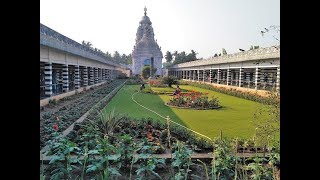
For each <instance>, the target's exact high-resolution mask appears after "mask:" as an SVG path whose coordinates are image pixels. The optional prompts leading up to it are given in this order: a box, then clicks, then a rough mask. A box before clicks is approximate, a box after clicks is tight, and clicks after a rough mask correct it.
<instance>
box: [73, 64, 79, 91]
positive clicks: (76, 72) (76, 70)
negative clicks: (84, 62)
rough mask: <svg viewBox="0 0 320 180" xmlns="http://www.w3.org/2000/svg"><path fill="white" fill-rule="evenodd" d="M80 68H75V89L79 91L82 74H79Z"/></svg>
mask: <svg viewBox="0 0 320 180" xmlns="http://www.w3.org/2000/svg"><path fill="white" fill-rule="evenodd" d="M79 71H80V70H79V66H75V69H74V75H75V77H74V88H75V89H79V88H80V72H79Z"/></svg>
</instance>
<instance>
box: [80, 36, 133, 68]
mask: <svg viewBox="0 0 320 180" xmlns="http://www.w3.org/2000/svg"><path fill="white" fill-rule="evenodd" d="M82 45H84V46H86V47H88V48H90V49H91V50H93V51H96V52H98V53H100V54H101V55H102V56H104V57H105V58H106V59H107V60H109V61H112V62H116V63H120V64H127V65H128V64H132V57H131V54H128V55H126V54H122V55H121V54H120V53H119V52H118V51H115V52H114V53H113V54H111V53H109V52H108V51H106V52H103V51H101V50H100V49H98V48H94V47H93V45H92V43H91V42H89V41H82Z"/></svg>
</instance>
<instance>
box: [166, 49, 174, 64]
mask: <svg viewBox="0 0 320 180" xmlns="http://www.w3.org/2000/svg"><path fill="white" fill-rule="evenodd" d="M164 58H165V59H166V62H167V63H171V61H172V59H173V57H172V54H171V52H170V51H167V52H166V55H165V56H164Z"/></svg>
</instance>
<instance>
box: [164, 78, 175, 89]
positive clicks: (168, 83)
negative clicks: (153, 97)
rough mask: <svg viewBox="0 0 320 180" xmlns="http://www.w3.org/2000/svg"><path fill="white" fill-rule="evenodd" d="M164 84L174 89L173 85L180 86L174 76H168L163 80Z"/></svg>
mask: <svg viewBox="0 0 320 180" xmlns="http://www.w3.org/2000/svg"><path fill="white" fill-rule="evenodd" d="M162 83H163V84H167V85H168V87H172V84H178V80H177V78H175V77H173V76H167V77H163V78H162Z"/></svg>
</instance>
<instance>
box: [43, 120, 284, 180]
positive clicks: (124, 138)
mask: <svg viewBox="0 0 320 180" xmlns="http://www.w3.org/2000/svg"><path fill="white" fill-rule="evenodd" d="M169 129H170V131H168V128H167V125H166V124H165V123H159V122H158V121H153V120H152V119H140V120H137V119H129V118H127V117H124V116H116V115H113V114H108V115H106V116H100V118H93V119H91V120H88V121H84V122H83V123H82V124H76V125H75V126H74V129H73V131H72V133H70V134H69V135H68V136H67V137H66V138H61V139H58V138H57V139H54V140H53V141H51V143H50V148H51V150H50V152H49V155H52V157H53V158H52V159H51V161H50V162H49V165H48V167H47V168H46V169H45V170H43V171H42V172H43V174H42V175H46V177H50V178H51V179H65V178H68V179H74V178H76V177H78V178H79V177H82V178H83V179H92V178H95V179H96V178H98V179H99V178H101V176H102V177H104V178H103V179H107V178H116V177H119V176H122V177H124V178H126V179H130V177H133V179H136V178H144V179H153V178H156V177H158V178H159V177H162V178H164V179H172V178H173V179H175V178H174V177H180V176H183V177H187V176H188V177H192V176H198V177H201V178H200V179H205V177H206V176H208V175H209V174H206V171H205V170H204V169H203V168H202V165H203V164H206V166H208V168H212V169H210V171H211V170H214V171H212V172H214V173H215V175H217V174H220V175H219V176H220V177H221V179H232V178H233V177H234V170H235V168H236V170H237V171H239V172H242V171H243V173H244V171H245V174H246V176H254V175H256V176H259V177H260V178H261V179H265V178H268V177H269V176H270V175H272V171H270V170H271V169H272V168H274V169H276V168H279V167H280V156H279V154H278V153H274V154H272V155H271V156H269V158H268V159H264V158H259V157H255V158H254V159H248V160H242V159H240V158H239V156H237V155H235V154H234V150H236V149H239V147H240V146H241V145H242V144H243V143H241V142H240V141H238V140H236V141H231V140H228V139H223V140H221V139H220V138H217V139H215V140H214V141H213V142H207V141H200V139H199V138H197V137H196V136H195V135H194V134H192V133H190V132H189V131H187V130H185V129H181V128H180V129H179V128H178V127H176V126H172V124H171V125H170V128H169ZM168 132H170V133H168ZM55 133H57V134H56V135H58V132H55ZM55 137H57V136H55ZM168 139H170V143H169V141H168ZM169 144H170V145H169ZM247 144H248V145H246V147H249V146H251V145H249V144H251V143H247ZM213 147H214V149H215V150H214V151H213ZM168 148H171V149H172V158H171V159H168V160H167V161H165V159H163V158H155V157H153V156H152V155H153V154H159V153H160V154H161V153H165V151H168V150H169V149H168ZM206 148H208V149H209V151H210V152H213V153H214V157H215V161H212V162H214V163H215V164H211V160H210V159H209V160H207V161H200V160H195V159H194V160H191V154H192V153H193V152H208V151H204V149H206ZM242 152H243V151H242ZM80 157H82V158H80ZM262 160H263V161H262ZM236 161H237V163H238V164H239V165H240V166H235V163H236ZM267 163H270V164H271V163H272V164H271V166H269V165H267ZM211 165H213V167H211ZM254 165H255V166H259V167H260V170H262V171H263V172H262V173H261V172H257V171H254V170H255V169H253V168H251V167H252V166H254ZM170 169H171V170H170ZM172 170H174V171H172ZM276 170H277V169H276ZM165 174H167V176H165ZM211 175H212V176H215V175H214V174H211ZM239 178H240V177H239ZM160 179H161V178H160ZM176 179H179V178H176ZM247 179H248V177H247Z"/></svg>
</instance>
